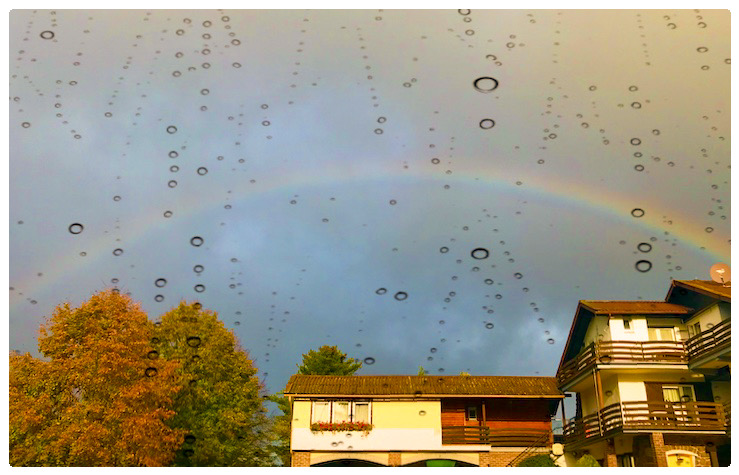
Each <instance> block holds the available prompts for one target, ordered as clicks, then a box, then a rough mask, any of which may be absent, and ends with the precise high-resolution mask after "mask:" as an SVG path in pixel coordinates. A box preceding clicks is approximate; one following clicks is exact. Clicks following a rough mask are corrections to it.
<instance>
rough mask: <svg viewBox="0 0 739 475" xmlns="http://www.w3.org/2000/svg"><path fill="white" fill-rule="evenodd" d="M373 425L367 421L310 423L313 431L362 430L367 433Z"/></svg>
mask: <svg viewBox="0 0 739 475" xmlns="http://www.w3.org/2000/svg"><path fill="white" fill-rule="evenodd" d="M372 427H373V426H372V424H369V423H367V422H348V421H342V422H314V423H313V424H311V425H310V430H311V431H312V432H348V431H361V432H364V433H365V435H367V434H369V432H370V431H371V430H372Z"/></svg>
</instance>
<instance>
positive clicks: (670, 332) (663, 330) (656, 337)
mask: <svg viewBox="0 0 739 475" xmlns="http://www.w3.org/2000/svg"><path fill="white" fill-rule="evenodd" d="M648 331H649V340H650V341H675V328H674V327H651V328H649V330H648Z"/></svg>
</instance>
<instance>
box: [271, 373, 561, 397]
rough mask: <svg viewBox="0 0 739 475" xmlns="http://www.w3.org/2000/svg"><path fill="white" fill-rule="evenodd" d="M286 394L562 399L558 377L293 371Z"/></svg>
mask: <svg viewBox="0 0 739 475" xmlns="http://www.w3.org/2000/svg"><path fill="white" fill-rule="evenodd" d="M285 394H291V395H301V396H307V395H316V396H318V395H320V396H414V397H424V396H489V397H539V398H561V397H564V395H563V394H562V392H560V391H559V390H558V389H557V380H556V379H555V378H550V377H533V376H430V375H427V376H319V375H304V374H295V375H293V376H292V377H291V378H290V381H288V383H287V387H286V388H285Z"/></svg>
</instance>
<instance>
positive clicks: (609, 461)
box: [603, 439, 618, 467]
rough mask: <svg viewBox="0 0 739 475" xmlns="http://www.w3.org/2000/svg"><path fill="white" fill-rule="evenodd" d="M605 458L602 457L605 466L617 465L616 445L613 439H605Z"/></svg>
mask: <svg viewBox="0 0 739 475" xmlns="http://www.w3.org/2000/svg"><path fill="white" fill-rule="evenodd" d="M605 452H606V453H605V458H604V459H603V462H604V465H605V466H606V467H617V466H618V461H617V460H616V446H615V445H614V443H613V439H608V440H607V441H606V450H605Z"/></svg>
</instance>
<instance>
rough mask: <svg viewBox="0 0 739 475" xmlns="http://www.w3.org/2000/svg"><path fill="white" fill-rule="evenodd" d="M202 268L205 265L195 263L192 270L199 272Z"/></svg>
mask: <svg viewBox="0 0 739 475" xmlns="http://www.w3.org/2000/svg"><path fill="white" fill-rule="evenodd" d="M204 269H205V267H203V266H201V265H200V264H198V265H196V266H195V267H193V268H192V270H193V271H195V272H196V273H198V274H200V273H201V272H203V270H204Z"/></svg>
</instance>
